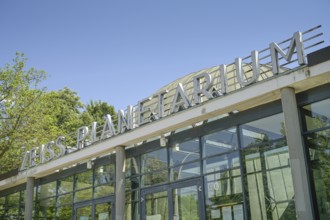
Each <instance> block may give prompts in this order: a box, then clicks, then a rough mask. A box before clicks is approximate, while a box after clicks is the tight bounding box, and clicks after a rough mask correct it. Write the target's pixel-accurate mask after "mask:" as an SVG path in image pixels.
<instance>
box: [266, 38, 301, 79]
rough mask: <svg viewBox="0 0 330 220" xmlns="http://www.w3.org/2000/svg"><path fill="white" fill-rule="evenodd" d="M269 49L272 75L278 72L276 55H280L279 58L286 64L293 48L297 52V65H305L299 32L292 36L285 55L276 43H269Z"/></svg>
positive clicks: (292, 52)
mask: <svg viewBox="0 0 330 220" xmlns="http://www.w3.org/2000/svg"><path fill="white" fill-rule="evenodd" d="M269 48H270V55H271V59H272V66H273V73H274V74H278V73H279V72H280V69H279V67H280V64H279V59H278V54H281V56H282V57H283V58H284V59H285V60H286V61H287V62H290V61H291V58H292V55H293V54H294V49H295V48H296V51H297V57H298V63H299V64H300V65H303V64H306V58H305V53H304V46H303V41H302V34H301V32H296V33H294V34H293V37H292V39H291V43H290V46H289V49H288V50H287V53H286V54H285V53H284V51H283V50H282V49H281V48H280V47H279V46H278V45H277V44H276V43H271V44H270V45H269Z"/></svg>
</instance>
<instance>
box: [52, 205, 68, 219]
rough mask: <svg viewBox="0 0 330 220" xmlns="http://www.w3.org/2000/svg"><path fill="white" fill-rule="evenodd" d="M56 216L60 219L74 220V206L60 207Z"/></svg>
mask: <svg viewBox="0 0 330 220" xmlns="http://www.w3.org/2000/svg"><path fill="white" fill-rule="evenodd" d="M56 216H57V217H58V219H71V218H72V206H61V207H58V208H57V214H56Z"/></svg>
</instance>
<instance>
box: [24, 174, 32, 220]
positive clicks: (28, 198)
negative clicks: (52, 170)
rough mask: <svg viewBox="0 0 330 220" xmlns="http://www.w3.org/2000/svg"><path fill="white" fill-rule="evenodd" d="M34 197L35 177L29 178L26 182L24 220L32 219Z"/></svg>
mask: <svg viewBox="0 0 330 220" xmlns="http://www.w3.org/2000/svg"><path fill="white" fill-rule="evenodd" d="M33 195H34V177H28V178H27V181H26V190H25V211H24V220H31V219H32V211H33Z"/></svg>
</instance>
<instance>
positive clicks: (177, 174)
mask: <svg viewBox="0 0 330 220" xmlns="http://www.w3.org/2000/svg"><path fill="white" fill-rule="evenodd" d="M199 175H200V162H199V161H198V162H194V163H189V164H184V165H181V166H178V167H174V168H172V169H171V181H176V180H180V179H186V178H190V177H195V176H199Z"/></svg>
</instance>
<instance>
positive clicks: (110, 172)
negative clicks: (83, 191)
mask: <svg viewBox="0 0 330 220" xmlns="http://www.w3.org/2000/svg"><path fill="white" fill-rule="evenodd" d="M114 175H115V166H114V164H108V165H103V166H99V167H97V168H95V176H94V185H95V186H97V185H102V184H108V183H110V182H114V181H115V177H114Z"/></svg>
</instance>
